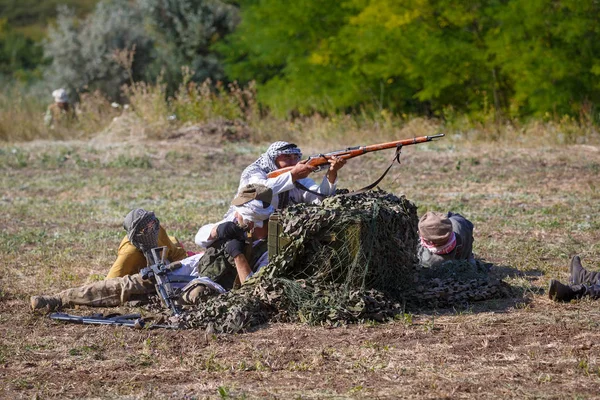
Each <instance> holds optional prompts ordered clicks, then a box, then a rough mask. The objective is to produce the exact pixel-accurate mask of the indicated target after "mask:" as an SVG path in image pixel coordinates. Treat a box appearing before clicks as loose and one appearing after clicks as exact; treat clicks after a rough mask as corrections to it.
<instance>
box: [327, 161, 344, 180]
mask: <svg viewBox="0 0 600 400" xmlns="http://www.w3.org/2000/svg"><path fill="white" fill-rule="evenodd" d="M328 161H329V171H328V172H327V180H328V181H329V182H331V183H335V181H336V179H337V172H338V171H339V170H340V169H342V167H343V166H344V165H346V159H345V158H341V157H335V156H333V157H331V158H330V159H329V160H328Z"/></svg>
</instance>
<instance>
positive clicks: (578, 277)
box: [548, 256, 600, 301]
mask: <svg viewBox="0 0 600 400" xmlns="http://www.w3.org/2000/svg"><path fill="white" fill-rule="evenodd" d="M569 272H570V276H569V284H568V285H564V284H562V283H561V282H559V281H557V280H555V279H551V280H550V286H549V288H548V296H549V297H550V299H552V300H554V301H571V300H575V299H581V298H583V297H589V298H591V299H593V300H595V299H599V298H600V272H593V271H588V270H586V269H585V268H583V266H582V265H581V259H580V258H579V256H575V257H573V258H572V259H571V264H570V267H569Z"/></svg>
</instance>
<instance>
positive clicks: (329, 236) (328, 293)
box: [180, 190, 499, 333]
mask: <svg viewBox="0 0 600 400" xmlns="http://www.w3.org/2000/svg"><path fill="white" fill-rule="evenodd" d="M416 211H417V208H416V206H415V205H414V204H413V203H412V202H410V201H408V200H407V199H406V198H404V196H402V197H398V196H395V195H393V194H390V193H386V192H384V191H381V190H376V191H370V192H367V193H362V194H357V195H353V196H343V195H336V196H333V197H330V198H327V199H325V200H324V201H323V202H322V204H321V205H306V204H298V205H294V206H291V207H289V208H288V209H286V210H285V211H283V212H282V213H281V215H280V216H279V221H280V222H281V224H282V226H283V233H284V235H286V236H288V237H289V239H290V240H291V242H290V244H289V245H288V246H287V247H285V248H284V249H283V250H282V251H281V252H280V253H279V254H278V255H277V256H276V257H274V258H273V259H272V260H271V262H270V263H269V265H267V266H266V267H264V268H263V269H262V270H261V271H260V273H259V274H257V275H256V276H254V277H253V278H252V279H250V280H249V281H247V282H246V283H245V284H244V285H243V286H242V287H241V288H240V289H237V290H233V291H231V292H229V293H226V294H223V295H220V296H216V297H211V298H207V299H206V301H205V302H204V303H203V304H202V305H201V306H197V307H195V308H193V309H190V310H188V311H187V312H186V313H185V314H184V315H183V317H182V320H181V321H180V322H181V323H182V324H183V325H184V326H186V327H190V328H196V327H200V328H209V329H210V330H211V331H214V332H230V333H232V332H238V331H240V330H244V329H246V328H248V327H250V326H254V325H258V324H262V323H265V322H268V321H280V322H306V323H310V324H322V323H325V324H334V325H337V324H344V323H352V322H360V321H365V320H377V321H384V320H386V319H390V318H393V317H394V316H395V315H397V314H398V313H402V312H404V311H405V310H406V307H409V308H412V307H427V306H434V307H440V306H451V305H453V304H456V303H457V302H464V301H474V300H479V299H486V298H490V297H493V296H497V295H498V293H499V291H498V290H497V288H496V286H497V284H496V282H494V281H493V280H490V279H488V278H487V271H484V270H476V271H475V270H473V268H475V267H473V266H466V265H462V264H461V265H462V266H461V267H460V268H455V269H453V268H450V267H448V268H447V270H445V269H443V268H442V269H439V270H437V271H434V270H424V269H422V268H419V266H418V259H417V242H418V233H417V223H418V218H417V212H416Z"/></svg>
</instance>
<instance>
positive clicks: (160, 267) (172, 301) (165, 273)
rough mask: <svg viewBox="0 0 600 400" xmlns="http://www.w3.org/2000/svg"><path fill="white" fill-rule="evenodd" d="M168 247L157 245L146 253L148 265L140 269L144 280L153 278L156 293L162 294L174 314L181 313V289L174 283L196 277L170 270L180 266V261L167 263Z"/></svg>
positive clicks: (188, 280)
mask: <svg viewBox="0 0 600 400" xmlns="http://www.w3.org/2000/svg"><path fill="white" fill-rule="evenodd" d="M166 255H167V247H166V246H163V247H155V248H153V249H152V250H150V252H149V254H148V253H147V254H146V258H147V259H148V266H147V267H146V268H144V269H142V270H141V271H140V275H141V276H142V279H144V280H151V281H153V282H154V286H155V287H156V293H158V295H159V296H160V298H161V300H162V302H163V303H164V305H165V306H166V307H167V308H169V309H170V310H171V311H172V312H173V315H180V314H181V305H180V304H179V298H180V297H179V294H180V293H179V290H178V289H175V288H174V287H173V283H188V282H190V281H191V280H193V279H194V277H192V276H189V275H174V274H171V273H170V272H171V271H173V270H175V269H177V268H179V267H180V266H181V264H180V263H178V262H174V263H171V264H167V263H166Z"/></svg>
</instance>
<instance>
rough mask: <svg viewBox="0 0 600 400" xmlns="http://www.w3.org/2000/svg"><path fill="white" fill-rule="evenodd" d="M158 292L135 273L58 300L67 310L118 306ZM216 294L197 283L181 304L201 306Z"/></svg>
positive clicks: (184, 293)
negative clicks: (78, 307)
mask: <svg viewBox="0 0 600 400" xmlns="http://www.w3.org/2000/svg"><path fill="white" fill-rule="evenodd" d="M155 293H156V289H155V288H154V284H153V283H152V282H150V281H148V280H144V279H142V276H141V275H140V274H135V275H126V276H123V277H119V278H111V279H106V280H103V281H99V282H94V283H91V284H89V285H84V286H80V287H77V288H73V289H67V290H63V291H62V292H60V293H58V294H57V295H56V297H59V298H60V299H61V302H62V306H63V307H73V306H75V305H80V306H90V307H117V306H120V305H123V304H125V303H126V302H127V301H131V300H141V299H144V298H147V296H148V295H152V294H155ZM214 294H216V292H215V291H214V290H211V289H210V288H207V287H206V286H205V285H203V284H201V283H199V282H198V281H195V280H194V281H191V282H190V283H189V284H188V285H186V286H185V287H184V288H183V289H182V291H181V297H180V304H181V305H192V304H198V303H199V302H200V301H201V300H202V299H205V298H206V297H207V296H211V295H214Z"/></svg>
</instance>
